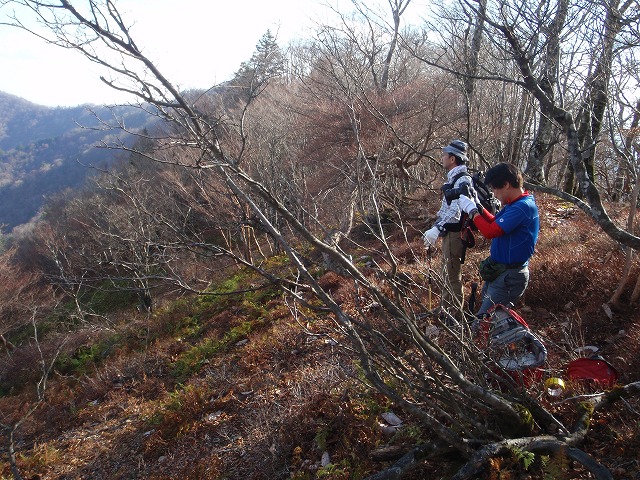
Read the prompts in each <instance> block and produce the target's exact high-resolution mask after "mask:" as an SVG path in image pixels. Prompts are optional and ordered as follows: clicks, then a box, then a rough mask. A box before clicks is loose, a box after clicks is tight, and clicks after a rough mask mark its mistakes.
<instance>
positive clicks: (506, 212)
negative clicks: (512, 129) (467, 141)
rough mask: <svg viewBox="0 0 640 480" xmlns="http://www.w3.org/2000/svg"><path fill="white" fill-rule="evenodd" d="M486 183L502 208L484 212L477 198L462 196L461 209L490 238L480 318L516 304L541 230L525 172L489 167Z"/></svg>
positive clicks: (508, 165)
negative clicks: (494, 213)
mask: <svg viewBox="0 0 640 480" xmlns="http://www.w3.org/2000/svg"><path fill="white" fill-rule="evenodd" d="M485 183H486V184H487V185H488V186H489V187H490V188H491V190H493V193H494V195H495V196H496V197H497V198H498V200H500V203H501V204H502V205H503V207H502V209H501V210H500V211H499V212H498V213H497V214H496V215H495V216H494V215H491V213H489V212H488V211H487V210H485V209H483V208H482V206H481V205H480V203H479V202H477V199H475V198H469V197H467V196H465V195H461V196H460V199H459V205H460V208H461V209H462V210H463V211H465V212H466V213H467V214H468V215H469V217H470V218H471V220H472V221H473V223H474V224H475V226H476V227H478V230H479V231H480V233H482V235H483V236H484V237H486V238H489V239H491V249H490V257H489V258H488V259H487V260H485V261H483V262H482V264H481V268H480V274H481V276H482V277H483V280H484V283H483V285H482V294H481V298H482V303H481V305H480V309H479V310H478V313H477V315H478V317H481V316H483V315H484V314H486V313H487V311H488V310H489V309H490V308H491V307H492V306H493V305H495V304H502V305H505V306H507V307H509V306H511V305H515V303H516V302H517V301H518V300H519V299H520V298H521V297H522V295H523V294H524V291H525V289H526V288H527V285H528V283H529V268H528V265H529V259H530V258H531V256H532V255H533V253H534V251H535V245H536V242H537V241H538V232H539V231H540V218H539V216H538V206H537V205H536V202H535V200H534V198H533V195H531V194H530V193H529V192H528V191H526V190H525V189H524V186H523V178H522V173H521V172H520V171H519V170H518V168H517V167H516V166H515V165H513V164H512V163H507V162H503V163H499V164H497V165H495V166H494V167H492V168H490V169H489V170H488V171H487V173H486V176H485Z"/></svg>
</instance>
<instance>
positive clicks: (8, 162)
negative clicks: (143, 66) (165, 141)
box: [0, 92, 151, 232]
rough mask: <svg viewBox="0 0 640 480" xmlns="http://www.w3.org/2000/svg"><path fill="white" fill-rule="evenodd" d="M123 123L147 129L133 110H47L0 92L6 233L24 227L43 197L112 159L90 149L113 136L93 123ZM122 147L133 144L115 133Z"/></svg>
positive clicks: (0, 184) (0, 182)
mask: <svg viewBox="0 0 640 480" xmlns="http://www.w3.org/2000/svg"><path fill="white" fill-rule="evenodd" d="M114 113H115V114H117V116H118V117H121V118H125V119H126V123H127V127H128V128H129V129H132V130H137V129H142V128H145V127H148V126H149V125H150V121H151V120H150V118H149V115H148V114H145V113H144V112H143V111H141V109H138V108H136V107H128V106H120V107H114V109H113V111H112V110H110V109H109V108H108V107H101V106H95V105H81V106H77V107H64V108H60V107H59V108H51V107H45V106H41V105H36V104H34V103H31V102H29V101H27V100H25V99H23V98H20V97H16V96H15V95H10V94H7V93H3V92H0V205H1V206H2V208H0V225H2V226H3V231H4V232H6V231H8V230H10V229H12V228H14V227H16V226H18V225H21V224H24V223H27V222H28V221H29V220H31V219H32V218H33V217H34V216H35V215H37V213H38V211H39V210H40V209H41V207H42V206H43V205H44V202H45V201H46V197H47V196H50V195H52V194H54V193H56V192H60V191H62V190H64V189H66V188H76V187H79V186H81V185H82V184H83V182H84V181H85V180H86V179H87V177H88V176H90V175H91V174H93V173H94V170H93V169H91V168H88V166H97V167H105V166H108V165H109V164H111V163H113V162H114V161H115V160H116V159H117V152H116V151H113V150H107V149H101V148H95V145H98V144H99V143H100V142H101V141H102V140H104V139H106V138H108V137H113V135H114V132H113V131H109V130H103V129H99V128H98V127H99V122H98V120H97V118H96V115H97V117H98V118H103V119H111V118H113V115H114ZM117 134H118V136H119V137H120V138H121V139H122V140H123V141H125V142H127V141H129V142H130V141H133V139H132V138H131V137H130V136H125V135H126V134H124V132H121V131H119V132H117Z"/></svg>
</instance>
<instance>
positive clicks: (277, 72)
mask: <svg viewBox="0 0 640 480" xmlns="http://www.w3.org/2000/svg"><path fill="white" fill-rule="evenodd" d="M285 71H286V59H285V57H284V54H283V53H282V50H281V49H280V46H279V45H278V42H277V40H276V37H274V36H273V34H272V33H271V30H267V32H266V33H265V34H264V35H263V36H262V37H261V38H260V40H259V41H258V44H257V45H256V49H255V51H254V52H253V55H252V56H251V59H250V60H249V61H247V62H242V64H241V65H240V68H239V69H238V71H237V72H236V75H235V78H234V82H233V83H234V84H235V85H238V86H241V87H244V88H247V89H249V90H250V91H254V90H256V89H257V88H260V86H262V85H264V83H265V82H268V81H269V80H271V79H273V78H278V77H281V76H282V75H284V73H285Z"/></svg>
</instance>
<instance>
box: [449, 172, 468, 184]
mask: <svg viewBox="0 0 640 480" xmlns="http://www.w3.org/2000/svg"><path fill="white" fill-rule="evenodd" d="M462 177H469V179H470V180H471V183H473V177H472V176H471V175H469V172H460V173H459V174H457V175H456V176H454V177H453V179H452V180H451V185H455V184H456V182H457V181H458V180H460V179H461V178H462Z"/></svg>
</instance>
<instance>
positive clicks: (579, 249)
mask: <svg viewBox="0 0 640 480" xmlns="http://www.w3.org/2000/svg"><path fill="white" fill-rule="evenodd" d="M539 197H540V198H538V203H539V205H540V209H541V212H543V217H542V230H541V236H540V242H539V245H538V248H537V250H538V251H537V254H536V256H535V257H534V259H533V261H532V263H531V284H530V287H529V289H528V291H527V294H526V297H525V300H524V304H523V305H521V306H520V308H521V311H522V312H523V313H524V315H525V317H526V319H527V321H528V322H529V324H530V325H531V326H532V327H533V328H534V329H536V330H537V331H538V332H539V333H540V334H541V335H542V337H543V338H544V339H545V340H546V342H547V346H548V347H549V350H550V357H549V371H550V372H553V373H554V374H561V373H562V372H563V368H564V365H565V364H566V361H567V360H568V359H570V358H571V356H572V355H574V356H575V353H574V352H573V349H574V348H575V347H576V346H578V345H580V344H589V345H597V346H598V347H599V348H600V352H601V353H602V354H603V355H604V356H605V358H607V359H608V360H610V361H611V362H612V363H613V364H614V365H615V366H616V368H618V369H619V371H620V373H621V379H622V380H623V381H625V382H628V381H636V380H638V379H639V378H638V377H639V373H638V372H640V364H639V360H638V358H639V355H638V353H639V352H638V345H639V344H640V343H639V340H640V327H639V326H638V325H639V322H638V314H637V313H636V312H635V311H633V310H631V309H630V310H629V311H625V312H616V313H615V314H614V317H613V319H609V318H607V317H606V316H605V314H604V313H603V311H602V309H601V305H602V303H604V302H605V301H606V300H607V299H608V298H609V297H610V295H611V293H612V292H613V290H614V289H615V287H616V283H617V278H618V276H619V274H620V271H621V269H622V263H623V261H624V259H623V252H622V251H621V250H620V249H619V248H618V246H617V245H616V244H614V243H613V242H612V241H611V240H609V239H608V238H606V237H605V236H604V235H603V234H602V233H600V231H599V230H598V229H597V228H596V227H595V226H594V225H593V224H592V222H590V221H589V220H587V219H586V217H585V216H584V215H583V214H582V213H581V212H577V211H575V210H571V209H568V208H567V207H566V205H564V204H562V203H561V202H558V201H556V200H552V199H547V198H544V197H543V196H539ZM623 213H624V212H620V218H624V217H623V216H622V215H623ZM418 217H419V215H416V218H418ZM423 226H424V224H420V225H413V226H411V228H409V229H408V230H407V231H408V232H412V233H410V234H407V238H408V239H409V241H410V246H407V245H406V244H405V243H404V242H405V239H404V237H405V234H404V233H402V234H396V235H394V237H393V242H396V243H392V248H393V250H394V252H395V253H396V255H397V256H398V258H400V259H402V260H403V261H402V262H401V266H402V269H403V271H404V272H406V273H407V274H410V275H411V277H412V278H413V279H414V280H418V282H419V283H420V280H421V277H420V276H421V274H422V273H423V272H424V269H423V267H424V262H425V260H426V259H425V257H424V251H423V250H421V248H422V246H421V240H420V236H419V232H420V230H421V229H422V228H423ZM367 241H368V242H371V239H367ZM487 249H488V246H487V245H486V244H482V242H480V245H479V246H478V247H477V248H476V249H474V250H472V251H470V252H469V254H468V261H467V266H466V268H465V283H466V284H467V285H468V284H469V283H470V282H471V281H474V280H475V281H477V280H478V278H477V273H476V272H475V268H473V267H472V266H473V265H475V264H476V263H477V261H478V260H479V259H480V258H483V257H484V256H485V255H486V252H487ZM412 252H417V253H418V255H419V256H421V258H419V259H417V261H416V258H415V256H414V255H413V253H412ZM438 261H439V260H434V263H436V262H438ZM422 281H424V278H422ZM320 282H321V284H322V285H323V287H325V288H326V289H328V290H329V291H331V293H332V294H333V295H334V296H335V297H336V299H337V300H338V301H339V302H341V303H342V304H343V306H344V307H345V308H349V307H350V306H351V304H352V303H353V297H354V290H353V288H354V287H353V285H352V284H350V283H348V282H345V281H344V279H343V278H342V277H340V276H338V275H335V274H332V273H328V274H326V275H324V276H323V277H322V278H321V279H320ZM432 293H433V294H434V298H435V299H436V301H437V291H434V292H432ZM420 295H422V296H423V297H424V296H425V295H426V293H425V291H424V290H422V291H421V292H420ZM627 295H628V293H627ZM425 298H426V297H425ZM425 303H426V302H425ZM298 313H300V314H299V315H296V316H293V315H292V313H291V312H290V311H289V309H288V307H287V306H286V305H285V304H284V303H283V302H282V299H281V298H280V297H279V296H277V295H275V296H274V295H270V296H269V295H267V296H265V297H264V298H263V297H260V298H258V299H256V298H255V297H253V298H249V297H247V298H245V299H244V300H243V301H234V302H232V303H225V304H224V306H223V307H221V305H220V304H218V303H216V301H214V300H211V299H209V300H206V301H205V300H183V301H181V302H179V303H177V304H169V305H168V306H167V308H165V309H162V310H160V311H159V312H158V313H156V314H155V315H154V316H152V317H147V316H143V315H139V316H135V317H126V318H123V321H122V322H119V323H118V325H116V327H115V328H114V329H111V330H110V331H109V332H105V333H104V335H105V338H109V336H110V335H114V334H117V339H118V341H117V343H115V344H114V345H113V346H112V348H110V349H109V350H108V352H106V353H105V355H104V356H103V358H102V359H101V360H100V361H96V362H94V363H91V364H90V365H89V368H86V369H85V370H82V371H79V370H70V371H67V372H66V376H61V375H54V376H53V377H52V378H51V381H50V387H49V390H48V397H47V402H46V403H45V405H44V406H43V407H42V408H40V409H39V410H38V411H37V412H36V414H35V415H34V417H32V418H31V419H30V420H29V421H28V422H26V423H25V425H24V426H23V427H21V429H20V430H19V438H18V439H17V441H18V443H17V446H18V450H19V452H20V456H19V458H18V465H19V466H20V468H21V470H22V472H23V474H24V475H25V477H27V478H29V477H30V476H35V475H39V476H40V477H39V478H41V479H43V480H44V479H48V480H54V479H56V480H57V479H76V478H78V479H80V478H92V479H96V480H98V479H109V480H111V479H118V478H121V479H125V478H127V479H129V478H148V479H170V478H183V479H194V480H195V479H220V478H228V479H278V478H280V479H284V478H298V479H307V478H308V479H312V478H319V477H320V476H321V475H320V473H319V472H322V474H323V475H324V474H326V475H325V476H323V477H322V478H330V479H339V478H362V477H363V476H365V475H366V474H367V473H372V472H375V471H377V470H379V469H381V468H383V467H384V464H381V463H376V462H373V461H372V460H371V458H370V456H369V454H370V452H371V451H372V450H373V449H375V448H376V447H378V446H380V445H385V444H387V443H393V444H396V445H408V444H410V443H411V442H414V441H416V439H417V438H419V436H420V435H428V434H425V433H424V432H423V433H421V432H420V430H419V428H418V425H417V424H412V423H411V419H410V417H408V416H406V420H407V423H408V424H409V425H410V426H411V428H408V429H407V430H406V433H405V436H404V437H395V438H393V439H391V438H390V437H385V436H384V435H383V434H382V432H381V431H380V429H379V428H378V427H377V421H378V419H379V418H378V415H379V414H380V413H381V412H382V411H384V410H385V409H387V408H389V407H392V406H391V405H389V403H388V401H387V400H385V399H384V398H382V397H380V396H379V395H378V394H376V393H375V392H371V391H369V390H367V389H365V388H364V387H363V386H362V384H361V383H360V382H359V381H358V371H357V368H356V364H355V363H354V361H353V359H352V358H350V357H348V356H347V355H346V354H345V352H343V351H342V350H340V349H339V348H337V347H336V345H335V342H334V341H333V339H332V338H337V339H338V340H339V337H336V336H335V333H334V330H335V329H334V324H333V322H332V320H331V319H330V318H327V317H323V316H317V315H312V314H311V313H309V312H306V313H307V315H306V316H305V315H302V312H298ZM247 325H249V327H247ZM621 330H624V334H619V333H620V331H621ZM76 335H77V336H76ZM76 335H74V337H73V339H72V341H70V342H69V352H74V351H77V349H78V348H79V347H81V346H83V345H87V344H90V343H91V342H92V341H94V340H95V336H93V335H95V332H94V331H93V330H91V331H86V332H82V333H78V334H76ZM224 339H227V340H225V341H222V340H224ZM20 355H25V356H26V355H33V352H31V353H29V352H27V351H25V352H24V353H20V354H14V356H12V357H11V360H12V361H14V362H16V361H17V360H18V359H21V358H27V357H21V356H20ZM178 365H180V369H178V370H177V366H178ZM5 372H6V371H5ZM26 380H29V381H26ZM32 380H33V378H31V377H24V379H23V380H22V383H24V382H25V381H26V383H27V385H31V384H32ZM5 381H10V382H11V384H12V385H13V386H14V387H15V389H14V394H13V395H6V396H4V397H1V398H0V411H1V412H2V415H3V422H4V423H10V421H11V420H15V419H17V418H19V416H20V414H21V413H22V412H24V411H25V408H26V406H27V405H28V404H29V403H30V402H31V401H32V399H33V389H32V388H31V387H28V386H25V387H24V388H23V389H22V390H21V389H20V388H18V387H20V385H21V381H20V378H19V377H18V376H11V375H9V374H6V373H5V376H4V377H3V382H5ZM539 390H540V391H539V392H538V393H539V394H540V395H541V396H542V394H543V392H542V389H539ZM532 393H534V394H535V391H532ZM545 401H546V400H545ZM550 406H552V407H553V405H550ZM556 408H558V415H560V416H562V415H563V413H564V412H563V410H562V408H561V407H558V406H556ZM567 411H568V410H567ZM638 412H640V406H639V405H638V402H637V401H630V402H627V403H621V404H620V405H619V406H617V407H616V408H615V409H614V410H612V411H611V412H609V413H607V414H606V415H603V416H601V417H598V419H597V423H596V425H595V426H594V430H593V433H592V434H590V435H589V439H588V441H587V445H586V446H585V448H586V449H587V450H589V451H593V452H594V453H595V454H596V456H597V457H598V458H600V459H602V460H603V461H604V463H605V464H606V465H607V466H609V467H610V468H611V469H612V470H613V471H614V472H617V473H616V475H618V476H619V478H634V475H638V472H640V466H639V465H638V462H637V458H636V456H637V448H638V446H639V445H640V438H639V436H638V419H639V413H638ZM398 413H399V414H401V415H404V414H402V412H398ZM324 451H327V452H328V453H329V454H330V456H331V461H332V464H333V465H334V467H333V470H331V473H329V470H327V469H324V470H322V469H321V465H320V461H321V458H322V455H323V453H324ZM451 465H452V464H451V463H447V462H446V461H445V462H444V463H439V464H423V465H422V466H421V467H420V468H419V469H418V470H417V471H416V472H415V473H414V474H413V475H415V477H414V478H432V477H433V478H435V475H436V472H438V473H437V474H438V475H443V474H446V472H447V471H448V470H447V469H448V468H450V467H451ZM500 468H501V469H502V471H504V472H507V471H509V470H511V472H512V473H510V475H511V477H509V478H523V476H522V475H524V474H522V471H521V469H520V470H518V466H517V465H516V464H515V463H514V462H511V463H509V462H508V461H504V462H503V463H502V464H501V465H500ZM518 472H520V473H518ZM489 473H490V472H489ZM494 474H495V472H494ZM505 474H506V473H505ZM0 475H4V476H5V477H7V476H9V475H10V471H9V467H8V464H7V463H6V462H5V463H1V464H0ZM518 475H520V476H518ZM487 478H488V477H487ZM501 478H506V477H501ZM567 478H573V477H567Z"/></svg>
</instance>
